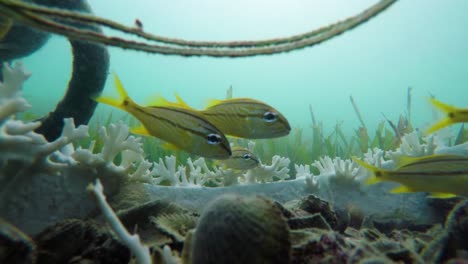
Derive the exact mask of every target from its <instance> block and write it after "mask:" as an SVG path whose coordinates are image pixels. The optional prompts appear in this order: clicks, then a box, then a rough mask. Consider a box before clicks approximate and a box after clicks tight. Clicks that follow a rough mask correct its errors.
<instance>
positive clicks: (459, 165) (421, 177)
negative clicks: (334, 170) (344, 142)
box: [353, 154, 468, 198]
mask: <svg viewBox="0 0 468 264" xmlns="http://www.w3.org/2000/svg"><path fill="white" fill-rule="evenodd" d="M353 160H354V161H356V162H357V163H358V164H359V165H361V166H362V167H364V168H366V169H368V170H370V171H371V172H372V175H373V176H372V177H370V178H369V179H368V180H367V184H374V183H378V182H382V181H393V182H398V183H400V184H401V186H400V187H397V188H395V189H393V190H391V192H392V193H407V192H430V193H432V196H434V197H439V198H449V197H453V196H456V195H462V196H468V157H464V156H457V155H445V154H444V155H431V156H423V157H401V158H400V159H398V160H397V161H396V166H397V168H396V169H395V170H385V169H381V168H377V167H375V166H372V165H370V164H367V163H365V162H364V161H362V160H359V159H358V158H356V157H353Z"/></svg>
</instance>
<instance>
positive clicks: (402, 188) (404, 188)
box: [390, 185, 414, 193]
mask: <svg viewBox="0 0 468 264" xmlns="http://www.w3.org/2000/svg"><path fill="white" fill-rule="evenodd" d="M411 192H414V190H413V189H411V188H409V187H408V186H405V185H401V186H398V187H396V188H394V189H392V190H391V191H390V193H411Z"/></svg>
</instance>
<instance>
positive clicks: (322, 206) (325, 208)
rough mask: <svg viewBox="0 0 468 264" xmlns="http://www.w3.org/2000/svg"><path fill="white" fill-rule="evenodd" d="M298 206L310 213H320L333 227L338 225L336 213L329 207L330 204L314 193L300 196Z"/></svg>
mask: <svg viewBox="0 0 468 264" xmlns="http://www.w3.org/2000/svg"><path fill="white" fill-rule="evenodd" d="M299 208H300V209H302V210H304V211H306V212H308V213H311V214H315V213H320V214H321V215H322V216H323V218H325V220H326V221H327V223H328V224H329V225H330V227H331V228H333V229H336V228H337V226H338V221H337V218H336V214H335V212H334V211H333V210H332V209H331V207H330V204H329V203H328V202H326V201H324V200H321V199H320V198H318V197H316V196H314V195H309V196H307V197H305V198H302V199H301V200H300V202H299Z"/></svg>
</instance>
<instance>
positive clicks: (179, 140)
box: [94, 75, 231, 159]
mask: <svg viewBox="0 0 468 264" xmlns="http://www.w3.org/2000/svg"><path fill="white" fill-rule="evenodd" d="M114 80H115V84H116V89H117V91H118V93H119V95H120V98H119V99H118V100H117V99H113V98H109V97H105V96H99V97H97V98H94V100H96V101H97V102H100V103H103V104H108V105H111V106H114V107H117V108H119V109H122V110H124V111H126V112H128V113H130V114H132V115H133V116H134V117H135V118H137V119H138V120H139V121H140V122H141V123H142V125H143V126H141V127H139V128H136V129H132V130H131V131H132V132H133V133H136V134H142V135H151V136H154V137H157V138H160V139H162V140H164V141H166V142H168V143H170V144H171V145H173V146H174V147H176V148H178V149H181V150H184V151H187V152H189V153H192V154H195V155H199V156H202V157H206V158H212V159H228V158H229V157H230V156H231V148H230V146H229V142H228V140H227V139H226V137H225V136H224V134H223V133H222V132H221V131H220V130H219V129H218V128H216V126H214V125H213V124H211V123H210V122H209V121H207V120H206V119H205V118H204V117H203V116H202V115H200V114H199V113H197V112H196V111H192V110H190V109H186V108H180V107H175V106H171V105H164V104H160V105H155V106H149V107H146V106H141V105H138V104H137V103H135V102H134V101H133V100H132V99H131V98H130V97H129V96H128V94H127V92H126V91H125V89H124V87H123V86H122V83H121V82H120V80H119V78H118V76H117V75H114Z"/></svg>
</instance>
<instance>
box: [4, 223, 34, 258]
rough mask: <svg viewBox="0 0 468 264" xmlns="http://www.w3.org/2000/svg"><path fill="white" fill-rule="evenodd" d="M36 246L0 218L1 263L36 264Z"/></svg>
mask: <svg viewBox="0 0 468 264" xmlns="http://www.w3.org/2000/svg"><path fill="white" fill-rule="evenodd" d="M35 262H36V245H35V243H34V242H33V241H32V239H31V238H29V237H28V236H27V235H26V234H24V233H23V232H22V231H21V230H19V229H17V228H16V227H15V226H13V225H11V224H10V223H8V222H6V221H5V220H3V219H1V218H0V263H25V264H26V263H35Z"/></svg>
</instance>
